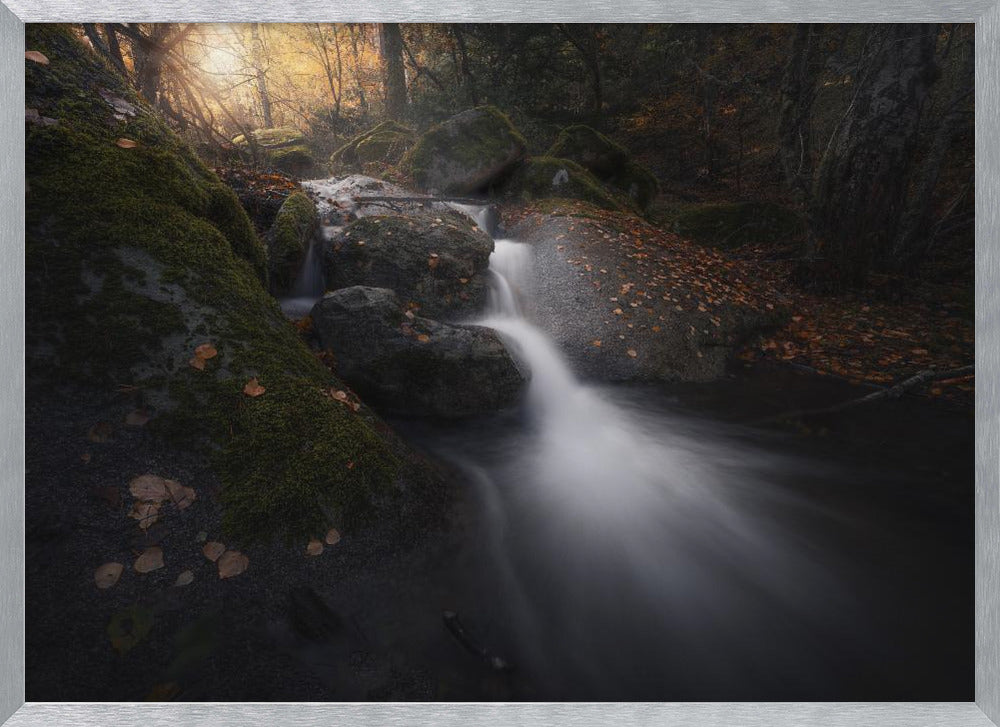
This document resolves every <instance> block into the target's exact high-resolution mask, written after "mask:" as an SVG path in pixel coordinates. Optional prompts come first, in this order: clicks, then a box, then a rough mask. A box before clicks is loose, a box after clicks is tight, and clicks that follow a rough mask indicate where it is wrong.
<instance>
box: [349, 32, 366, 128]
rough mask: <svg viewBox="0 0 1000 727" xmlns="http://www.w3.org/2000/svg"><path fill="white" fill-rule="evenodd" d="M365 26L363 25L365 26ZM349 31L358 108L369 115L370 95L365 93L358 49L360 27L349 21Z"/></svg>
mask: <svg viewBox="0 0 1000 727" xmlns="http://www.w3.org/2000/svg"><path fill="white" fill-rule="evenodd" d="M363 27H364V26H362V28H363ZM347 28H348V32H349V33H350V34H351V53H352V55H353V56H354V63H353V64H351V67H352V68H353V69H354V83H355V85H356V86H357V89H358V108H359V109H360V111H361V113H362V115H365V116H367V115H368V97H367V96H366V95H365V84H364V82H363V81H362V78H361V51H360V50H358V27H357V24H355V23H349V24H348V26H347Z"/></svg>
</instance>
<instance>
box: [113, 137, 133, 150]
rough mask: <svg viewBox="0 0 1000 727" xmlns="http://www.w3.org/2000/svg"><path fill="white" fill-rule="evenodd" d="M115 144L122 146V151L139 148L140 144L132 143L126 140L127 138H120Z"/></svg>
mask: <svg viewBox="0 0 1000 727" xmlns="http://www.w3.org/2000/svg"><path fill="white" fill-rule="evenodd" d="M115 144H117V145H118V146H120V147H121V148H122V149H135V148H136V147H137V146H139V144H138V143H136V142H134V141H132V140H131V139H126V138H125V137H122V138H120V139H119V140H118V141H116V142H115Z"/></svg>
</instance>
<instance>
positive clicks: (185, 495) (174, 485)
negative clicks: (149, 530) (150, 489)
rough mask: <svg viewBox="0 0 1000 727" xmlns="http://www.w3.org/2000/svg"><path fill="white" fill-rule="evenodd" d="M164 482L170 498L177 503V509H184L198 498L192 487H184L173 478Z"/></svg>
mask: <svg viewBox="0 0 1000 727" xmlns="http://www.w3.org/2000/svg"><path fill="white" fill-rule="evenodd" d="M164 483H165V484H166V486H167V491H168V492H169V493H170V499H171V500H173V501H174V504H175V505H177V509H178V510H186V509H187V508H188V507H190V506H191V503H193V502H194V501H195V500H197V499H198V494H197V493H196V492H195V491H194V488H192V487H185V486H184V485H182V484H181V483H180V482H177V481H175V480H165V481H164Z"/></svg>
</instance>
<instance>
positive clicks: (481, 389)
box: [312, 286, 524, 419]
mask: <svg viewBox="0 0 1000 727" xmlns="http://www.w3.org/2000/svg"><path fill="white" fill-rule="evenodd" d="M312 321H313V327H314V329H315V331H316V333H317V335H318V336H319V339H320V342H321V343H322V344H323V346H324V347H325V348H327V349H328V350H330V351H332V352H333V354H334V356H335V357H336V360H337V372H338V374H339V375H341V376H343V377H344V380H346V381H347V382H348V383H349V384H350V385H351V386H352V387H354V389H355V390H356V391H358V392H359V393H360V394H361V395H362V396H364V397H365V398H366V400H369V401H371V402H373V403H374V404H376V405H378V406H380V407H381V408H384V409H385V410H387V411H392V412H394V413H398V414H404V415H407V416H414V415H415V416H433V417H443V418H449V419H454V418H460V417H467V416H475V415H477V414H483V413H486V412H490V411H495V410H497V409H501V408H503V407H505V406H509V405H510V404H512V403H514V401H516V399H517V396H518V394H519V393H520V391H521V389H522V385H523V383H524V378H523V377H522V376H521V373H520V372H519V371H518V368H517V366H516V365H515V363H514V361H513V359H511V357H510V354H508V353H507V349H506V348H505V347H504V345H503V341H501V340H500V336H499V335H498V334H497V333H496V331H493V330H492V329H490V328H484V327H482V326H471V325H461V324H455V325H449V324H447V323H439V322H438V321H434V320H430V319H428V318H424V317H422V316H417V315H410V316H407V315H406V313H405V311H404V308H403V305H402V303H401V302H400V300H399V298H398V296H397V295H396V294H395V293H394V292H393V291H391V290H388V289H386V288H366V287H361V286H355V287H351V288H341V289H340V290H336V291H334V292H332V293H327V294H326V295H325V296H324V297H323V299H322V300H320V301H319V302H318V303H317V304H316V306H315V307H314V308H313V310H312Z"/></svg>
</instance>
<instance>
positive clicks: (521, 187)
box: [504, 157, 625, 210]
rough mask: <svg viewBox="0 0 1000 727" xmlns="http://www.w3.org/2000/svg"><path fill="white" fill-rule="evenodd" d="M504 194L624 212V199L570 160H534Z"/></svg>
mask: <svg viewBox="0 0 1000 727" xmlns="http://www.w3.org/2000/svg"><path fill="white" fill-rule="evenodd" d="M504 191H505V194H506V195H507V196H508V197H513V198H515V199H519V200H521V201H525V202H527V201H531V200H536V199H547V198H561V199H579V200H582V201H584V202H590V203H591V204H594V205H596V206H598V207H602V208H604V209H609V210H621V209H623V208H624V207H625V204H624V200H623V199H621V198H620V197H619V196H618V195H617V194H616V193H615V192H614V191H612V190H610V189H609V188H607V187H605V186H604V185H603V184H601V182H600V180H599V179H597V178H596V177H595V176H594V175H593V174H591V173H590V172H588V171H587V170H586V169H584V168H583V167H581V166H580V165H579V164H577V163H576V162H574V161H571V160H569V159H556V158H554V157H532V158H531V159H528V160H527V161H526V162H524V163H523V164H521V165H520V166H519V167H518V168H517V169H516V170H515V171H514V172H513V173H512V174H511V175H510V177H509V178H508V180H507V182H506V183H505V185H504Z"/></svg>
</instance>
